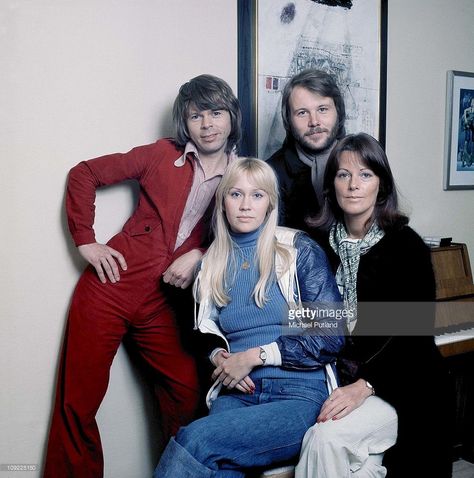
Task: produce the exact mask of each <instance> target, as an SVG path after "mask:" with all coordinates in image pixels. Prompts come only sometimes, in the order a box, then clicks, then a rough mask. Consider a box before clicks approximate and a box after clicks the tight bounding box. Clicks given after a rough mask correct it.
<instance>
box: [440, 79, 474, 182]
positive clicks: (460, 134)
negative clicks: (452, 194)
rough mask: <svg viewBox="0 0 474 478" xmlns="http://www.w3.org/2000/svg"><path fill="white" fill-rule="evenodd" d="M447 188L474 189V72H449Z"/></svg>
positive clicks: (445, 179)
mask: <svg viewBox="0 0 474 478" xmlns="http://www.w3.org/2000/svg"><path fill="white" fill-rule="evenodd" d="M444 189H445V190H450V189H474V73H467V72H465V71H454V70H450V71H448V73H447V81H446V129H445V161H444Z"/></svg>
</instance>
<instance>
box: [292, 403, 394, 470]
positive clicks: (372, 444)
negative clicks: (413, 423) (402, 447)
mask: <svg viewBox="0 0 474 478" xmlns="http://www.w3.org/2000/svg"><path fill="white" fill-rule="evenodd" d="M397 423H398V418H397V412H396V411H395V409H394V408H393V407H392V406H391V405H389V404H388V403H387V402H385V401H384V400H382V399H380V398H379V397H368V398H367V399H366V400H365V402H364V403H363V404H362V405H361V406H360V407H358V408H356V409H355V410H353V411H352V412H351V413H349V415H347V416H345V417H343V418H341V419H339V420H330V421H328V422H325V423H317V424H316V425H313V426H312V427H311V428H310V429H309V430H308V431H307V432H306V435H305V436H304V439H303V445H302V448H301V455H300V460H299V462H298V466H297V467H296V474H295V478H335V477H337V478H384V477H385V475H386V474H387V469H386V468H385V467H384V466H382V458H383V454H384V452H385V450H387V449H388V448H390V447H391V446H392V445H394V444H395V442H396V440H397Z"/></svg>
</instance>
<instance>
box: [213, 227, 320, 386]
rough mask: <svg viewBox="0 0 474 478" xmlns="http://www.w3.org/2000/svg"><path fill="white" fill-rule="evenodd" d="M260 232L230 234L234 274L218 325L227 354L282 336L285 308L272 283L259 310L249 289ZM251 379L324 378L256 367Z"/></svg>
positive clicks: (253, 278)
mask: <svg viewBox="0 0 474 478" xmlns="http://www.w3.org/2000/svg"><path fill="white" fill-rule="evenodd" d="M259 234H260V229H257V230H256V231H253V232H249V233H241V234H239V233H231V237H232V239H233V241H234V251H233V252H234V255H235V271H233V272H231V273H230V282H231V283H230V291H229V296H230V302H229V303H228V304H227V305H226V306H225V307H222V308H221V309H220V313H219V326H220V328H221V330H222V331H223V333H224V335H225V336H226V337H227V340H228V341H229V345H230V351H231V352H242V351H244V350H247V349H250V348H252V347H259V346H262V345H266V344H269V343H271V342H274V341H275V340H276V339H277V338H278V337H279V336H280V335H281V334H282V324H283V323H284V320H285V319H287V317H288V305H287V302H286V300H285V297H284V296H283V294H282V293H281V290H280V288H279V286H278V283H277V281H276V280H273V281H272V282H271V284H270V287H268V288H267V294H266V296H267V302H266V303H265V306H264V307H263V308H260V307H258V306H257V304H256V303H255V299H254V297H253V290H254V288H255V285H256V283H257V281H258V276H259V274H258V265H257V263H256V261H255V252H256V247H257V240H258V237H259ZM250 376H251V377H252V378H270V377H271V378H291V377H294V378H301V377H303V378H312V379H322V380H324V379H325V374H324V371H323V370H316V371H309V370H308V371H294V370H291V371H288V370H284V369H282V368H281V367H274V366H266V367H256V368H254V369H253V370H252V372H251V373H250Z"/></svg>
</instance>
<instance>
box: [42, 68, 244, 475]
mask: <svg viewBox="0 0 474 478" xmlns="http://www.w3.org/2000/svg"><path fill="white" fill-rule="evenodd" d="M173 120H174V124H175V127H176V137H175V139H161V140H158V141H157V142H156V143H153V144H150V145H146V146H139V147H136V148H134V149H132V150H131V151H129V152H128V153H124V154H122V153H117V154H110V155H107V156H102V157H99V158H96V159H92V160H89V161H84V162H81V163H79V164H78V165H77V166H75V167H74V168H72V169H71V171H70V173H69V178H68V184H67V196H66V211H67V216H68V224H69V229H70V232H71V235H72V237H73V239H74V242H75V244H76V246H77V247H78V250H79V253H80V254H81V255H82V257H84V259H85V260H86V261H87V262H89V264H90V265H89V266H88V267H87V269H86V270H85V272H84V273H83V275H82V276H81V278H80V280H79V282H78V284H77V287H76V290H75V292H74V295H73V298H72V302H71V305H70V310H69V317H68V323H67V328H66V334H65V338H64V343H63V350H62V359H61V364H60V369H59V376H58V384H57V390H56V402H55V407H54V412H53V418H52V423H51V430H50V435H49V442H48V450H47V456H46V463H45V469H44V477H47V478H53V477H54V478H59V477H61V478H66V477H71V478H97V477H102V476H103V456H102V447H101V443H100V437H99V431H98V428H97V423H96V420H95V415H96V413H97V410H98V408H99V406H100V404H101V402H102V399H103V397H104V395H105V392H106V389H107V385H108V380H109V372H110V367H111V364H112V360H113V358H114V356H115V353H116V352H117V349H118V347H119V345H120V343H121V342H122V339H123V338H124V336H125V335H127V336H128V338H130V340H131V341H132V343H133V344H134V345H135V346H136V349H137V350H138V352H139V354H140V355H141V357H142V358H143V359H144V360H145V361H146V363H147V364H149V365H150V367H151V369H152V370H153V373H154V377H155V378H156V380H155V384H156V390H157V398H158V400H159V404H160V409H161V413H162V428H163V435H164V439H165V441H167V440H168V438H169V437H170V436H172V435H174V434H175V433H176V431H177V430H178V428H179V427H180V426H181V425H185V424H187V423H188V422H189V421H191V420H192V419H193V418H194V414H195V411H196V407H197V402H198V383H197V372H196V366H195V361H194V359H193V357H192V356H191V355H189V353H187V352H186V351H185V350H184V348H183V345H182V343H181V340H180V336H179V330H178V327H177V324H176V317H175V315H174V313H173V309H172V308H171V306H170V303H169V300H168V299H169V297H168V296H167V293H166V287H169V285H172V286H175V287H178V288H183V289H184V288H186V287H188V286H189V285H190V283H191V282H192V279H193V274H194V270H195V267H196V264H197V262H198V261H199V260H200V258H201V256H202V247H203V246H204V245H205V243H206V241H207V240H208V230H209V229H208V223H209V218H210V212H211V210H212V204H211V202H212V198H213V196H214V192H215V189H216V187H217V185H218V183H219V181H220V179H221V177H222V174H223V172H224V170H225V168H226V166H227V164H228V162H229V161H230V160H232V159H233V157H234V156H235V148H236V145H237V143H238V141H239V139H240V135H241V125H240V124H241V113H240V107H239V103H238V100H237V98H236V97H235V96H234V94H233V92H232V90H231V88H230V87H229V85H228V84H227V83H226V82H224V81H223V80H221V79H220V78H216V77H214V76H211V75H200V76H198V77H196V78H193V79H192V80H190V81H189V82H187V83H185V84H184V85H182V86H181V88H180V90H179V94H178V96H177V98H176V100H175V103H174V107H173ZM130 179H133V180H136V181H137V182H138V184H139V186H140V191H139V198H138V204H137V206H136V209H135V211H134V213H133V214H132V216H131V217H130V219H129V220H128V221H127V222H126V224H125V225H124V227H123V229H122V231H121V232H120V233H119V234H117V235H116V236H114V237H113V238H112V239H111V240H110V241H109V242H108V243H107V244H99V243H97V242H96V240H95V235H94V229H93V224H94V209H95V208H94V202H95V191H96V189H97V188H100V187H102V186H108V185H111V184H116V183H119V182H122V181H125V180H130ZM163 282H164V283H167V284H168V285H167V286H165V285H164V284H163Z"/></svg>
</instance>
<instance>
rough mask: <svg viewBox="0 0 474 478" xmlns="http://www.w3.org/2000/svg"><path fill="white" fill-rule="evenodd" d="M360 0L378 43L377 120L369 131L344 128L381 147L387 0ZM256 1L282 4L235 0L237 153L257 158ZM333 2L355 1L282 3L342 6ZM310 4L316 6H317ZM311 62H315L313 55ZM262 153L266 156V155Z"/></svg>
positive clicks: (273, 0)
mask: <svg viewBox="0 0 474 478" xmlns="http://www.w3.org/2000/svg"><path fill="white" fill-rule="evenodd" d="M360 1H361V0H358V2H360ZM363 1H365V2H368V3H369V5H370V8H371V12H372V15H373V16H376V18H373V19H372V20H373V21H374V22H376V27H377V31H378V35H377V36H378V37H377V38H376V39H375V40H374V41H377V44H378V45H377V54H376V55H377V59H376V60H377V65H378V68H377V67H376V66H375V67H374V72H373V75H376V76H377V77H378V81H377V84H378V97H377V99H376V103H377V106H376V107H374V109H375V108H376V109H377V111H376V115H377V119H376V121H375V123H376V127H374V130H370V128H367V129H368V130H367V129H363V128H361V129H359V130H358V131H351V130H350V128H346V129H347V131H348V132H349V133H350V132H354V133H355V132H359V131H365V132H367V133H369V134H372V135H373V136H375V137H376V138H377V139H378V140H379V142H380V143H381V144H382V146H385V129H386V91H387V90H386V88H387V24H388V23H387V22H388V0H363ZM259 2H274V3H271V7H272V8H273V7H275V8H278V5H282V3H281V2H280V3H278V2H275V0H238V6H237V9H238V97H239V100H240V103H241V107H242V115H243V117H242V120H243V122H242V129H243V139H242V142H241V147H240V154H241V155H247V156H255V157H260V156H262V155H263V153H262V148H260V150H259V144H258V128H259V124H260V125H261V123H262V121H261V118H259V106H258V105H259V102H258V95H259V75H260V77H261V76H262V74H261V72H259V65H258V61H257V59H258V52H259V48H260V47H261V45H259V28H262V26H261V25H260V24H259V20H258V9H259ZM324 3H327V4H328V5H323V4H324ZM335 3H336V4H337V3H338V4H346V5H350V4H353V3H355V2H354V1H350V0H348V1H339V2H334V1H332V0H331V1H328V2H324V1H318V2H314V1H312V0H293V1H292V2H288V1H286V2H284V4H285V7H284V8H292V5H293V6H294V7H295V8H298V5H300V6H303V7H304V8H306V9H307V8H326V9H329V8H344V7H341V6H338V7H332V6H329V4H335ZM308 4H311V6H310V7H309V6H308ZM313 5H319V7H318V6H313ZM345 11H347V12H348V13H346V14H345V17H347V16H348V15H350V14H351V13H350V9H348V8H345ZM367 21H369V19H365V22H367ZM260 23H261V22H260ZM360 28H364V25H362V26H360ZM314 63H317V58H316V57H315V61H314ZM301 69H304V68H301ZM321 69H325V70H326V71H328V72H329V73H332V71H331V69H330V68H321ZM289 70H290V69H289ZM375 70H376V71H375ZM296 72H298V71H296ZM292 74H294V73H292ZM292 74H290V71H288V72H286V77H287V78H288V77H290V76H292ZM283 76H285V74H283ZM374 77H375V76H374ZM260 80H261V78H260ZM339 86H340V87H341V89H342V85H341V84H339ZM280 96H281V95H280ZM345 99H346V98H345ZM346 103H347V100H346ZM346 109H347V107H346ZM275 116H276V113H275ZM346 126H347V123H346ZM280 136H281V135H280ZM283 139H284V137H280V138H278V141H280V140H281V142H282V141H283ZM266 156H268V154H267V155H266ZM262 159H267V157H262Z"/></svg>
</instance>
